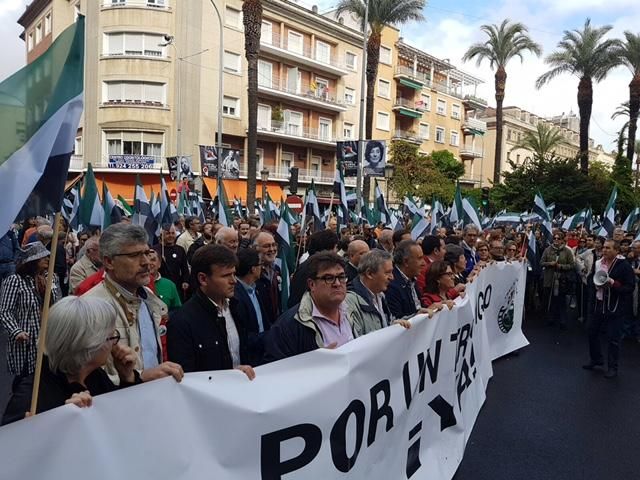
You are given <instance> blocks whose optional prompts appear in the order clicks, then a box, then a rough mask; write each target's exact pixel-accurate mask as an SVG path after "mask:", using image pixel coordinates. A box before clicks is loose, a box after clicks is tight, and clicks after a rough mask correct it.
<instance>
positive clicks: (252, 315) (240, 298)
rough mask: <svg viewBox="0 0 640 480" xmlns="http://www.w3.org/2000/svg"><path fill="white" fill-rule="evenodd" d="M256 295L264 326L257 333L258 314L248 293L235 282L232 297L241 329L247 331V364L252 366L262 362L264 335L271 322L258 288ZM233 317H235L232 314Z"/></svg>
mask: <svg viewBox="0 0 640 480" xmlns="http://www.w3.org/2000/svg"><path fill="white" fill-rule="evenodd" d="M256 297H258V304H259V305H260V312H261V313H262V325H263V327H264V331H263V332H262V333H259V330H260V329H259V326H258V316H257V315H256V312H255V310H254V308H253V303H252V302H251V298H249V294H248V293H247V291H246V290H245V288H244V286H243V285H242V284H241V283H240V282H238V283H237V284H236V291H235V294H234V297H233V298H234V299H235V300H236V302H235V303H236V311H237V313H238V317H237V318H238V320H239V321H240V323H241V324H242V328H243V330H244V331H245V332H246V333H247V361H248V363H249V365H251V366H253V367H256V366H258V365H261V364H262V361H263V360H262V358H263V356H264V337H265V335H266V334H267V332H268V331H269V329H270V328H271V325H272V324H273V322H272V321H271V320H270V315H269V312H268V311H267V309H266V308H265V306H264V303H265V302H264V299H263V298H262V295H261V293H260V292H259V291H258V290H256ZM233 318H236V317H235V316H234V317H233Z"/></svg>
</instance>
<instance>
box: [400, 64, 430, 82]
mask: <svg viewBox="0 0 640 480" xmlns="http://www.w3.org/2000/svg"><path fill="white" fill-rule="evenodd" d="M395 76H396V77H400V76H406V77H409V78H411V79H413V80H416V81H418V82H420V83H423V84H427V83H429V76H428V75H427V74H426V73H423V72H418V71H415V72H414V71H413V68H410V67H407V66H404V65H400V66H398V67H396V72H395Z"/></svg>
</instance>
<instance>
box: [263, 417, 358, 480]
mask: <svg viewBox="0 0 640 480" xmlns="http://www.w3.org/2000/svg"><path fill="white" fill-rule="evenodd" d="M362 408H363V409H364V406H363V407H362ZM363 416H364V413H363ZM362 421H363V423H364V418H363V420H362ZM332 435H333V432H332ZM293 438H301V439H302V440H304V448H303V449H302V452H300V454H298V455H297V456H295V457H293V458H290V459H288V460H284V461H283V460H282V459H281V458H280V455H281V448H280V447H281V445H282V443H283V442H285V441H287V440H291V439H293ZM360 443H362V440H360ZM321 445H322V431H321V430H320V428H319V427H318V426H316V425H314V424H312V423H300V424H298V425H294V426H292V427H287V428H283V429H282V430H277V431H275V432H271V433H268V434H265V435H262V438H261V441H260V469H261V473H262V480H280V479H281V478H282V476H283V475H286V474H287V473H291V472H295V471H296V470H299V469H301V468H302V467H304V466H305V465H308V464H309V463H311V461H312V460H313V459H314V458H315V457H316V455H318V452H320V446H321Z"/></svg>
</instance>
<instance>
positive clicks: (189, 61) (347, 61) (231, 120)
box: [19, 0, 362, 199]
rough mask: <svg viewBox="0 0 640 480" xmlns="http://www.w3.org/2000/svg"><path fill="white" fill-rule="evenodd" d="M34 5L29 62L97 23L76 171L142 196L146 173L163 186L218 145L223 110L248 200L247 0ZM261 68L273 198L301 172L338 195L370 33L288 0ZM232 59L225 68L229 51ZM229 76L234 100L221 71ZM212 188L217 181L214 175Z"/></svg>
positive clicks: (228, 184) (227, 140) (267, 29)
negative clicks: (80, 19) (66, 33)
mask: <svg viewBox="0 0 640 480" xmlns="http://www.w3.org/2000/svg"><path fill="white" fill-rule="evenodd" d="M216 6H217V7H218V11H219V12H220V14H221V16H222V23H223V29H224V31H223V42H224V45H220V39H219V33H220V31H219V28H218V22H217V17H216V15H215V12H214V9H213V7H212V5H211V4H210V3H209V2H200V1H182V0H180V1H179V0H91V1H86V0H85V1H81V0H34V1H33V2H32V3H31V4H29V5H28V7H27V9H26V11H25V13H24V14H23V15H22V16H21V17H20V19H19V23H20V25H22V26H23V27H24V32H23V38H24V39H25V47H26V58H27V62H31V61H33V60H34V59H35V58H37V57H38V56H39V55H40V54H41V53H42V52H44V51H45V50H46V48H48V46H49V45H51V42H52V41H53V40H55V38H56V36H57V35H59V34H60V32H62V31H63V30H64V29H65V28H66V27H67V26H69V25H71V24H72V23H73V22H74V21H75V19H76V18H77V15H78V14H83V15H85V18H86V20H85V21H86V47H85V52H86V53H85V109H84V114H83V118H82V120H81V126H80V128H79V130H78V136H77V140H76V149H75V155H74V157H73V159H72V166H71V170H73V171H76V172H80V171H82V170H84V169H86V167H87V164H88V163H89V162H90V163H91V164H92V165H93V167H94V170H95V171H96V177H97V179H98V181H99V182H100V181H101V180H102V179H104V180H105V181H107V182H108V183H109V186H110V188H111V190H112V193H113V194H114V195H116V194H121V195H122V196H123V197H124V198H126V199H131V198H132V196H133V185H134V183H135V177H136V174H140V175H141V176H142V182H143V184H144V185H145V186H146V187H147V188H148V189H149V190H150V188H151V187H152V186H155V185H159V183H160V180H159V175H158V174H159V173H160V171H161V168H162V169H164V171H165V172H166V171H167V163H166V157H168V156H181V155H185V156H191V158H192V165H193V170H194V172H196V174H198V173H199V172H200V165H199V145H214V144H215V143H216V132H217V131H218V129H219V127H220V126H219V125H217V118H218V111H219V110H220V109H222V114H223V120H222V126H221V128H222V133H223V146H224V148H227V149H231V150H233V151H236V152H239V154H240V158H241V161H240V179H239V180H225V188H226V190H227V195H228V196H229V197H232V196H233V195H236V196H239V197H242V198H245V196H246V160H247V155H246V136H247V134H246V130H247V125H248V116H247V109H248V108H247V107H248V105H247V94H246V93H247V68H246V59H245V55H244V33H243V25H242V13H241V9H242V2H241V0H227V1H226V2H222V1H216ZM263 8H264V13H263V17H264V22H263V27H262V35H261V54H260V62H259V96H260V98H259V110H258V112H259V113H258V129H259V143H258V152H257V153H258V158H259V160H258V178H260V177H259V176H260V173H259V172H260V171H261V170H262V169H266V170H268V171H269V182H268V187H267V188H268V190H269V193H270V195H271V196H272V198H274V199H279V198H280V197H281V196H283V195H285V194H286V190H285V189H284V188H283V187H284V186H285V183H286V182H287V181H288V179H289V168H291V167H298V169H299V173H300V174H299V181H300V183H302V184H303V185H304V184H306V183H310V182H311V179H314V180H315V182H316V183H317V184H320V185H323V184H324V185H325V186H326V188H330V185H331V184H332V182H333V172H334V170H335V157H336V154H335V141H336V140H337V139H341V138H351V137H352V138H357V134H358V133H357V121H356V120H357V97H358V94H357V91H358V85H359V83H358V79H359V71H360V68H361V60H362V50H361V45H362V34H361V33H359V32H357V31H355V30H353V29H350V28H348V27H346V26H344V25H340V24H339V23H338V22H336V21H332V20H330V19H328V18H326V17H323V16H321V15H319V14H318V13H317V11H315V10H309V9H306V8H304V7H302V6H300V5H298V4H296V3H293V2H289V1H287V0H265V1H263ZM221 51H222V52H223V64H222V65H220V60H219V57H220V52H221ZM220 68H222V69H223V104H222V105H218V87H219V84H218V74H219V71H220ZM204 180H205V182H204V183H205V184H206V185H207V187H208V190H209V192H210V193H214V192H215V181H209V180H208V179H207V178H205V179H204Z"/></svg>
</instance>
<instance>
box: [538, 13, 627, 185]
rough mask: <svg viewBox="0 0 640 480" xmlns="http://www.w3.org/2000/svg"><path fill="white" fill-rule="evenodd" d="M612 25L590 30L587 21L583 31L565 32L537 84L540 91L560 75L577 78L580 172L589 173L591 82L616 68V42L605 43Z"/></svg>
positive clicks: (617, 43) (608, 40) (547, 59)
mask: <svg viewBox="0 0 640 480" xmlns="http://www.w3.org/2000/svg"><path fill="white" fill-rule="evenodd" d="M611 28H612V27H611V25H605V26H604V27H599V28H596V27H593V26H592V25H591V19H589V18H587V20H586V21H585V22H584V28H583V29H582V30H577V29H576V30H572V31H569V30H565V31H564V35H563V37H562V40H561V41H560V42H559V43H558V50H557V51H555V52H553V53H552V54H550V55H549V56H548V57H547V58H546V59H545V62H546V63H547V64H549V65H551V70H549V71H548V72H547V73H545V74H543V75H541V76H540V77H538V79H537V80H536V88H541V87H542V86H543V85H545V84H547V83H549V82H550V81H551V80H553V79H554V78H556V77H557V76H559V75H560V74H562V73H571V74H574V75H576V76H577V77H579V78H580V82H579V83H578V109H579V111H580V170H581V171H582V173H584V174H585V175H586V174H587V173H588V172H589V122H590V121H591V107H592V105H593V82H594V81H595V82H601V81H602V80H604V79H605V78H606V76H607V74H608V73H609V72H610V71H611V69H612V68H614V67H615V66H617V65H618V63H619V60H618V57H617V55H616V49H617V48H618V47H619V46H620V41H619V40H612V39H607V40H605V39H604V36H605V35H606V34H607V33H608V32H609V30H611Z"/></svg>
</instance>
